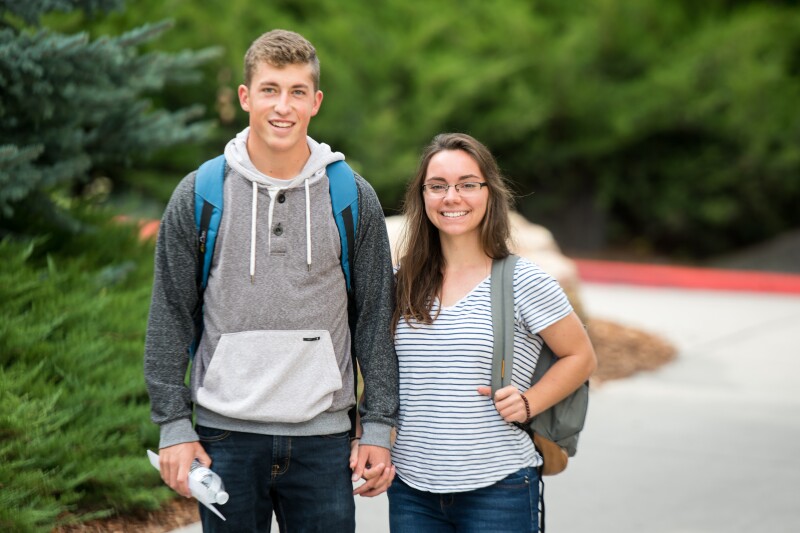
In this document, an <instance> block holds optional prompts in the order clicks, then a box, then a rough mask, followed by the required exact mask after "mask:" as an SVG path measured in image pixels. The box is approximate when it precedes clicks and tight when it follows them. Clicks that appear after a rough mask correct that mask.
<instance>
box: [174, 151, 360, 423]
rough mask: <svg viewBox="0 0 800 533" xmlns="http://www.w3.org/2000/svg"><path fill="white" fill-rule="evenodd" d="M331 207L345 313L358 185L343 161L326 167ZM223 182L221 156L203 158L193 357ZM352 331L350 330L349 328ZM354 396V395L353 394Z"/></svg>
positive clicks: (197, 198) (197, 188)
mask: <svg viewBox="0 0 800 533" xmlns="http://www.w3.org/2000/svg"><path fill="white" fill-rule="evenodd" d="M325 170H326V174H327V175H328V182H329V185H330V187H329V190H330V194H331V206H332V208H333V218H334V220H335V221H336V228H337V229H338V230H339V239H340V241H341V244H342V259H341V260H342V272H343V273H344V280H345V284H346V285H347V299H348V314H351V313H350V311H351V309H352V307H353V303H352V292H353V291H352V276H351V274H350V265H352V264H353V258H354V254H355V233H356V228H357V227H358V187H357V185H356V179H355V174H354V172H353V169H351V168H350V166H349V165H348V164H347V163H345V162H344V161H335V162H333V163H331V164H330V165H328V166H327V168H326V169H325ZM224 181H225V156H224V155H220V156H217V157H215V158H214V159H211V160H209V161H206V162H205V163H203V164H202V165H200V168H198V169H197V175H196V177H195V182H194V209H195V213H194V215H195V217H194V218H195V224H196V226H197V235H198V242H199V246H198V250H197V253H198V260H199V262H198V264H199V265H200V268H198V269H197V291H198V294H199V295H200V298H199V302H198V305H197V308H196V309H195V312H194V322H195V332H196V337H195V339H194V340H193V341H192V345H191V346H190V347H189V357H190V358H193V357H194V354H195V351H196V350H197V347H198V345H199V344H200V337H201V336H202V333H203V292H204V291H205V288H206V285H208V274H209V272H210V270H211V260H212V258H213V256H214V244H215V243H216V240H217V233H218V232H219V225H220V222H221V221H222V208H223V182H224ZM351 334H352V329H351ZM351 352H352V353H351V357H352V358H353V382H354V391H355V393H356V395H357V394H358V393H357V391H358V372H357V371H356V369H357V368H358V367H357V362H356V356H355V352H354V351H352V350H351ZM356 399H358V398H357V396H356ZM349 414H350V421H351V431H350V432H351V435H354V431H355V408H353V409H351V410H350V413H349Z"/></svg>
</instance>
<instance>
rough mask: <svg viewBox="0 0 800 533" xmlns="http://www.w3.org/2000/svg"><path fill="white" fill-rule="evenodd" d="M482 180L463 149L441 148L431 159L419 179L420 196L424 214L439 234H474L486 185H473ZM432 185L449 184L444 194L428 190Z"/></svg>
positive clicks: (486, 193)
mask: <svg viewBox="0 0 800 533" xmlns="http://www.w3.org/2000/svg"><path fill="white" fill-rule="evenodd" d="M485 183H486V179H485V178H484V176H483V173H481V170H480V168H479V167H478V163H476V162H475V160H474V159H473V158H472V156H470V155H469V154H467V153H466V152H464V151H463V150H444V151H441V152H439V153H437V154H436V155H434V156H433V157H432V158H431V160H430V162H429V163H428V169H427V171H426V173H425V179H424V181H423V185H424V186H426V187H425V190H424V192H423V194H422V197H423V199H424V201H425V213H426V214H427V215H428V219H429V220H430V221H431V223H432V224H433V225H434V226H436V228H437V229H438V230H439V233H440V234H441V235H443V236H444V235H449V236H453V237H455V236H461V235H469V234H473V233H474V234H475V235H476V236H478V234H479V228H480V224H481V222H482V221H483V217H484V216H485V215H486V209H487V205H488V203H489V187H487V186H485V185H477V186H476V185H475V184H485ZM457 184H458V185H459V187H461V191H460V192H458V191H456V188H455V187H453V185H457ZM464 184H472V185H466V186H465V185H464ZM432 185H433V186H439V188H441V186H448V185H449V186H450V187H449V188H447V189H446V191H444V195H437V193H436V192H435V191H433V190H431V187H430V186H432ZM468 188H470V190H467V189H468ZM441 192H442V191H441V190H440V191H439V194H441Z"/></svg>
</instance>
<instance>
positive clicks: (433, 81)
mask: <svg viewBox="0 0 800 533" xmlns="http://www.w3.org/2000/svg"><path fill="white" fill-rule="evenodd" d="M167 16H168V17H172V18H174V20H175V22H176V31H173V32H170V33H169V34H168V35H165V36H164V37H163V38H162V39H160V40H159V41H158V42H157V43H153V45H151V46H158V47H159V48H162V49H166V50H179V49H183V48H187V47H189V48H197V47H204V46H209V45H221V46H224V47H225V53H224V56H223V57H222V58H220V60H218V61H215V62H213V63H210V64H208V65H207V67H206V70H205V72H206V73H207V76H206V77H205V78H204V80H203V82H202V83H200V84H198V85H196V86H195V87H193V88H192V89H187V90H184V89H181V90H174V89H172V90H168V91H164V92H162V98H164V99H165V101H168V102H170V104H171V105H174V106H178V107H180V106H189V105H193V104H197V103H198V102H200V103H203V104H205V105H207V106H212V105H213V106H215V108H216V111H217V120H218V124H219V126H220V127H219V128H218V129H217V130H216V131H215V134H214V136H213V137H212V140H211V142H209V143H208V144H207V145H205V146H204V147H203V148H202V149H201V150H203V152H202V155H203V156H204V157H206V156H208V157H210V156H211V155H213V154H216V153H219V152H220V151H221V150H222V149H223V147H224V143H225V141H226V140H227V139H228V138H230V137H231V136H232V135H233V134H234V133H235V132H236V131H238V130H239V129H241V128H243V127H244V126H245V125H246V117H245V116H244V114H243V113H242V112H241V110H240V109H239V105H238V101H237V100H236V86H237V85H238V83H240V81H241V78H242V75H241V65H242V56H243V54H244V51H245V49H246V48H247V45H248V44H249V43H250V41H251V40H252V39H254V38H255V37H256V36H257V35H259V34H260V33H262V32H263V31H266V30H269V29H271V28H275V27H284V28H289V29H293V30H296V31H299V32H300V33H302V34H303V35H305V36H307V37H308V38H309V39H310V40H311V41H312V42H313V43H314V44H315V46H316V47H317V49H318V51H319V54H320V57H321V60H322V89H323V90H324V92H325V93H326V100H325V102H324V105H323V107H322V110H321V113H320V115H319V116H318V117H317V118H316V119H315V121H314V122H313V123H312V131H311V134H312V135H313V136H315V137H317V138H318V139H321V140H324V141H325V142H327V143H329V144H331V145H332V146H333V148H334V149H337V150H341V151H343V152H344V153H345V154H346V155H347V156H348V160H349V161H350V162H351V163H352V164H354V166H356V167H357V168H358V169H359V170H361V171H362V172H363V173H364V175H365V176H366V177H367V178H368V179H369V180H370V181H371V182H372V183H373V185H374V186H375V187H376V189H377V190H378V193H379V195H380V197H381V200H382V202H383V203H384V206H385V209H386V211H387V213H393V212H395V211H396V210H397V209H398V208H399V206H400V200H401V196H402V193H403V190H404V187H405V183H406V181H407V179H408V178H409V177H410V175H411V174H412V173H413V169H414V167H415V165H416V162H417V157H418V154H419V152H420V151H421V149H422V147H423V146H424V145H425V144H426V143H427V142H428V141H429V140H430V139H431V138H432V137H433V135H435V134H436V133H438V132H441V131H451V130H457V131H464V132H468V133H471V134H473V135H475V136H476V137H478V138H479V139H481V140H482V141H484V142H485V143H487V144H488V145H489V146H490V148H491V149H492V150H493V151H494V153H495V154H496V156H497V157H498V159H499V161H500V164H501V166H502V167H503V169H504V170H505V171H506V173H507V174H508V176H509V177H510V178H511V179H512V181H513V182H514V183H515V185H516V190H517V192H518V193H519V199H518V202H517V206H518V209H519V210H520V211H521V212H522V213H523V214H525V215H526V216H528V217H529V218H531V219H533V220H534V221H536V222H540V223H543V224H545V225H547V226H548V227H549V228H550V229H551V230H552V231H553V232H554V233H555V235H556V238H557V240H558V241H559V242H560V243H561V244H562V246H563V247H565V248H566V249H567V251H570V252H573V253H577V254H581V253H584V254H589V253H593V252H596V251H598V250H601V249H605V248H608V247H615V246H624V247H626V248H629V249H630V248H634V249H635V250H638V251H639V252H642V253H650V254H660V255H663V256H669V257H673V258H677V259H681V260H701V259H703V258H707V257H709V256H712V255H714V254H719V253H723V252H727V251H730V250H733V249H736V248H737V247H741V246H744V245H747V244H750V243H754V242H757V241H761V240H764V239H767V238H769V237H771V236H774V235H776V234H778V233H780V232H782V231H786V230H788V229H791V228H797V227H798V226H800V210H798V209H796V208H795V204H796V203H797V200H798V193H800V180H798V170H800V143H798V141H800V139H799V138H798V137H800V113H798V110H797V102H798V101H800V100H799V99H798V96H800V94H799V93H800V11H799V10H798V9H797V8H796V7H795V6H794V3H793V2H777V1H772V2H756V1H738V2H731V1H723V0H714V1H709V2H700V3H698V2H691V1H688V0H679V1H673V2H663V1H661V0H640V1H638V2H625V1H623V0H589V1H587V2H579V3H575V2H559V1H556V0H538V1H535V2H532V1H529V0H497V1H495V2H481V1H478V0H459V1H456V0H436V1H431V2H408V1H405V0H404V1H401V0H386V1H384V2H379V3H376V2H371V1H368V0H353V1H351V2H347V3H346V4H343V3H341V2H337V1H335V0H314V1H310V0H291V1H275V2H269V3H262V4H253V3H252V2H248V1H246V0H224V1H223V0H209V1H205V2H202V3H199V2H193V1H188V0H183V1H182V0H141V1H138V2H135V3H132V4H131V5H130V7H129V9H128V10H127V11H124V12H120V13H116V14H114V15H113V16H112V17H108V18H105V19H103V20H102V21H99V22H98V23H97V24H92V25H89V28H90V31H91V32H93V34H97V35H101V34H105V33H108V32H112V31H119V30H121V29H123V28H126V27H131V26H136V25H139V24H142V23H144V22H145V21H146V19H152V18H156V19H158V18H161V17H167ZM79 22H80V23H81V24H84V22H85V21H83V20H81V21H79ZM84 27H85V26H84ZM192 155H195V156H196V155H197V152H196V151H195V152H193V153H192ZM202 159H203V158H202V157H198V158H196V160H193V161H190V160H188V158H184V159H182V160H180V163H181V164H183V166H182V167H181V168H176V167H177V165H176V164H175V160H174V157H173V158H172V162H170V157H166V158H164V159H163V160H162V162H163V164H162V166H161V169H162V170H164V171H166V170H168V171H169V172H172V175H171V176H170V177H169V179H168V180H167V183H169V186H164V187H161V188H160V189H159V190H160V191H161V202H163V201H164V200H165V196H167V195H168V191H170V190H171V188H172V186H174V184H175V182H176V181H177V180H178V179H179V178H180V177H182V176H183V175H184V174H185V173H186V172H188V171H189V170H191V169H192V168H195V167H196V166H197V164H198V163H199V162H200V161H201V160H202ZM167 175H169V173H168V172H163V173H162V174H160V176H161V177H164V176H167ZM130 181H132V182H134V183H135V182H136V181H137V180H136V179H134V180H130ZM134 188H135V186H134ZM149 189H150V190H156V189H158V188H157V187H153V186H149Z"/></svg>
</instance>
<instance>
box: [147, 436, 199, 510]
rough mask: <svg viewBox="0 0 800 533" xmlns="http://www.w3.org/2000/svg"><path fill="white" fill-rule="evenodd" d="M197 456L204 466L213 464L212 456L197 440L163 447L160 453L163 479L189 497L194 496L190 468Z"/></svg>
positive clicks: (159, 462) (173, 488)
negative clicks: (191, 489)
mask: <svg viewBox="0 0 800 533" xmlns="http://www.w3.org/2000/svg"><path fill="white" fill-rule="evenodd" d="M195 458H197V459H198V460H199V461H200V462H201V463H202V464H203V466H211V457H209V456H208V454H207V453H206V451H205V449H203V446H202V445H201V444H200V443H199V442H197V441H195V442H184V443H181V444H176V445H174V446H169V447H168V448H161V449H160V450H159V453H158V464H159V469H160V470H161V479H163V480H164V483H166V484H167V485H169V486H170V488H171V489H172V490H174V491H175V492H177V493H178V494H180V495H181V496H185V497H187V498H191V497H192V493H191V492H190V491H189V468H190V467H191V466H192V461H194V460H195Z"/></svg>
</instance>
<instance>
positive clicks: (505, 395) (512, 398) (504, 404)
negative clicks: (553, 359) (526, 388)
mask: <svg viewBox="0 0 800 533" xmlns="http://www.w3.org/2000/svg"><path fill="white" fill-rule="evenodd" d="M478 394H481V395H483V396H487V397H489V398H491V397H492V388H491V387H478ZM494 406H495V408H496V409H497V412H498V413H500V416H502V417H503V420H505V421H506V422H520V423H524V422H527V421H528V411H527V410H526V409H525V400H523V399H522V393H520V392H519V390H517V388H516V387H515V386H513V385H509V386H508V387H503V388H502V389H498V390H497V391H496V392H495V393H494Z"/></svg>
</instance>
